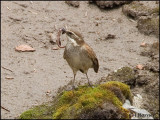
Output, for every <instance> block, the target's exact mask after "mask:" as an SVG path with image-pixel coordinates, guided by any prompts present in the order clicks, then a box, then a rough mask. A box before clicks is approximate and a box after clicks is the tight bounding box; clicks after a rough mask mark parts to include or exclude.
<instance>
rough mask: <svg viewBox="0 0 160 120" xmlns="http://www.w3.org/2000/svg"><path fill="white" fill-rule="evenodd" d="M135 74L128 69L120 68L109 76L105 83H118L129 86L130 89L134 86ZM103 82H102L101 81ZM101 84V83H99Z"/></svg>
mask: <svg viewBox="0 0 160 120" xmlns="http://www.w3.org/2000/svg"><path fill="white" fill-rule="evenodd" d="M136 77H137V76H136V74H135V72H134V70H132V69H131V68H129V67H122V68H120V69H118V70H117V71H115V72H112V73H111V74H109V75H108V76H107V78H106V80H105V81H120V82H123V83H125V84H127V85H130V86H131V88H132V87H134V86H135V84H136ZM103 81H104V80H103ZM100 82H102V81H100Z"/></svg>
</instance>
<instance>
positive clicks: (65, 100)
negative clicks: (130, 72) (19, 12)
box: [53, 81, 131, 119]
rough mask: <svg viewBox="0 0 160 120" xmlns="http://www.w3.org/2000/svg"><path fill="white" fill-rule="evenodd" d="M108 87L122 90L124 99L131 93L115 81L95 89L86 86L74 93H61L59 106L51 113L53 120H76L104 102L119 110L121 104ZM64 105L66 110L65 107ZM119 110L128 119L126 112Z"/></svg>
mask: <svg viewBox="0 0 160 120" xmlns="http://www.w3.org/2000/svg"><path fill="white" fill-rule="evenodd" d="M109 86H110V87H111V86H116V87H119V88H120V90H122V93H124V96H126V98H130V96H131V93H130V89H129V87H128V86H127V85H125V84H123V83H120V82H116V81H110V82H108V83H105V84H102V85H100V86H97V87H95V88H91V87H87V86H85V87H80V88H79V89H77V90H75V91H65V92H64V93H63V95H62V96H61V97H60V101H59V105H58V106H57V108H56V109H57V110H56V111H55V112H54V113H53V118H54V119H60V118H61V119H62V118H63V119H68V118H72V119H73V118H78V117H79V115H80V114H83V113H84V112H85V113H86V112H87V111H91V110H92V109H95V108H96V107H98V106H99V105H100V104H102V103H104V102H111V103H112V104H114V105H115V106H116V107H117V108H119V109H121V106H122V102H121V101H120V100H119V98H117V96H116V95H115V94H114V93H113V92H112V91H110V90H109V89H107V87H109ZM66 104H67V107H68V108H67V107H66ZM64 108H65V110H64ZM62 109H63V111H62ZM121 110H122V112H123V113H126V114H125V115H126V117H127V118H128V117H129V116H127V115H128V111H127V112H126V110H125V109H121ZM73 111H74V112H73ZM71 116H72V117H71Z"/></svg>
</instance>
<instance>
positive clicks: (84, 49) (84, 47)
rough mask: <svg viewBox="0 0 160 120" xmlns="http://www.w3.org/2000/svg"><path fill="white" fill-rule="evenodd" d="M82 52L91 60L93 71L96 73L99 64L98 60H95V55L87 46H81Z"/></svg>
mask: <svg viewBox="0 0 160 120" xmlns="http://www.w3.org/2000/svg"><path fill="white" fill-rule="evenodd" d="M83 52H85V53H86V55H87V56H88V57H89V58H91V60H92V62H93V68H94V71H95V72H96V73H97V72H98V69H99V62H98V59H97V57H96V54H95V53H94V51H93V49H92V48H91V47H90V46H89V45H87V44H84V46H83Z"/></svg>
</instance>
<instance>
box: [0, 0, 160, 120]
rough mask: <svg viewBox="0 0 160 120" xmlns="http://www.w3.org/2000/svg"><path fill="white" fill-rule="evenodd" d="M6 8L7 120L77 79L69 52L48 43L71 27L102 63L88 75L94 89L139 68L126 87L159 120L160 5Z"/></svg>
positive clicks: (3, 69) (18, 4) (5, 5)
mask: <svg viewBox="0 0 160 120" xmlns="http://www.w3.org/2000/svg"><path fill="white" fill-rule="evenodd" d="M1 3H2V5H1V7H2V9H1V10H2V12H1V30H2V31H1V35H2V37H1V76H2V77H1V83H2V84H1V110H2V112H1V116H2V118H3V119H4V118H15V117H17V116H19V115H20V114H21V113H22V112H23V111H25V110H27V109H29V108H31V107H32V106H35V105H39V104H41V103H43V102H46V101H50V100H52V98H53V96H55V95H56V94H57V92H58V89H59V88H61V87H63V86H64V85H67V84H69V82H70V81H71V80H72V79H73V73H72V71H71V69H70V68H69V66H68V64H67V62H66V61H65V60H64V59H63V51H64V49H63V48H62V49H58V50H53V48H54V47H56V46H57V45H55V44H54V45H53V44H51V42H50V38H49V37H48V34H49V33H53V34H55V33H56V32H57V29H59V28H63V27H65V26H67V27H69V28H73V29H75V30H77V31H79V32H81V33H82V35H83V37H84V40H85V41H86V42H87V43H88V44H89V45H90V46H91V47H92V48H93V49H94V51H95V53H96V55H97V57H98V59H99V64H100V68H99V72H98V73H97V74H96V73H94V71H93V70H89V72H88V75H89V79H90V80H91V81H92V83H93V84H94V83H97V82H99V81H103V80H106V76H108V74H109V73H111V72H112V71H115V70H117V69H118V68H121V67H124V66H128V67H131V68H133V69H134V75H135V78H134V79H131V81H130V79H129V80H126V79H123V80H122V82H126V81H128V82H126V83H127V84H129V85H131V86H132V92H133V94H134V95H137V94H140V95H141V96H142V98H143V102H141V103H142V104H141V105H140V107H142V108H145V109H146V110H148V111H149V112H151V113H152V115H153V116H154V118H158V116H157V115H158V111H159V107H158V104H159V102H158V101H159V94H158V91H159V86H158V85H159V77H158V76H159V74H158V71H159V63H158V61H159V51H158V50H159V43H158V42H157V41H158V38H159V30H158V29H157V27H158V28H159V23H158V22H157V20H158V21H159V13H158V14H157V11H158V12H159V9H157V6H158V5H159V3H158V2H155V1H154V2H147V1H144V2H136V3H134V4H136V5H135V6H136V7H135V6H134V5H132V3H131V4H126V5H123V4H122V3H109V5H108V3H103V5H102V3H101V6H105V7H101V8H99V7H100V6H99V4H98V3H92V2H87V1H83V2H78V3H67V2H65V1H47V2H42V1H40V2H37V1H33V2H32V1H24V2H20V1H19V2H17V1H12V2H7V1H2V2H1ZM139 3H140V6H147V7H148V8H147V9H149V10H148V11H149V12H148V13H143V12H142V10H143V9H139V8H137V6H138V5H139ZM96 4H97V5H98V6H99V7H98V6H97V5H96ZM112 4H113V5H112ZM137 4H138V5H137ZM118 5H123V6H122V7H118ZM128 5H130V6H128ZM110 6H112V8H110ZM132 6H134V7H133V8H134V9H133V8H132ZM106 7H109V8H106ZM102 8H105V9H102ZM151 11H152V12H151ZM140 13H141V14H140ZM142 13H143V14H142ZM144 15H145V16H144ZM135 16H136V17H135ZM146 23H147V24H146ZM61 39H62V41H61V42H62V44H63V45H65V44H66V37H65V36H62V37H61ZM55 40H56V39H54V41H55ZM53 43H54V42H53ZM21 44H26V45H30V46H32V47H33V48H34V49H35V51H34V52H17V51H15V47H16V46H18V45H21ZM137 65H139V66H138V67H137V68H138V69H137V68H136V66H137ZM124 80H126V81H124ZM85 83H87V79H86V78H85V75H83V74H82V73H80V72H79V73H78V74H77V76H76V84H77V85H80V84H81V85H84V84H85ZM2 107H4V108H6V109H8V110H9V111H7V110H5V109H4V108H3V109H2Z"/></svg>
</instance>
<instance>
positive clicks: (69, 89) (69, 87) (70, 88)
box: [66, 85, 76, 91]
mask: <svg viewBox="0 0 160 120" xmlns="http://www.w3.org/2000/svg"><path fill="white" fill-rule="evenodd" d="M75 88H76V87H75V86H74V85H73V86H71V85H70V86H67V88H66V91H71V90H75Z"/></svg>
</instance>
